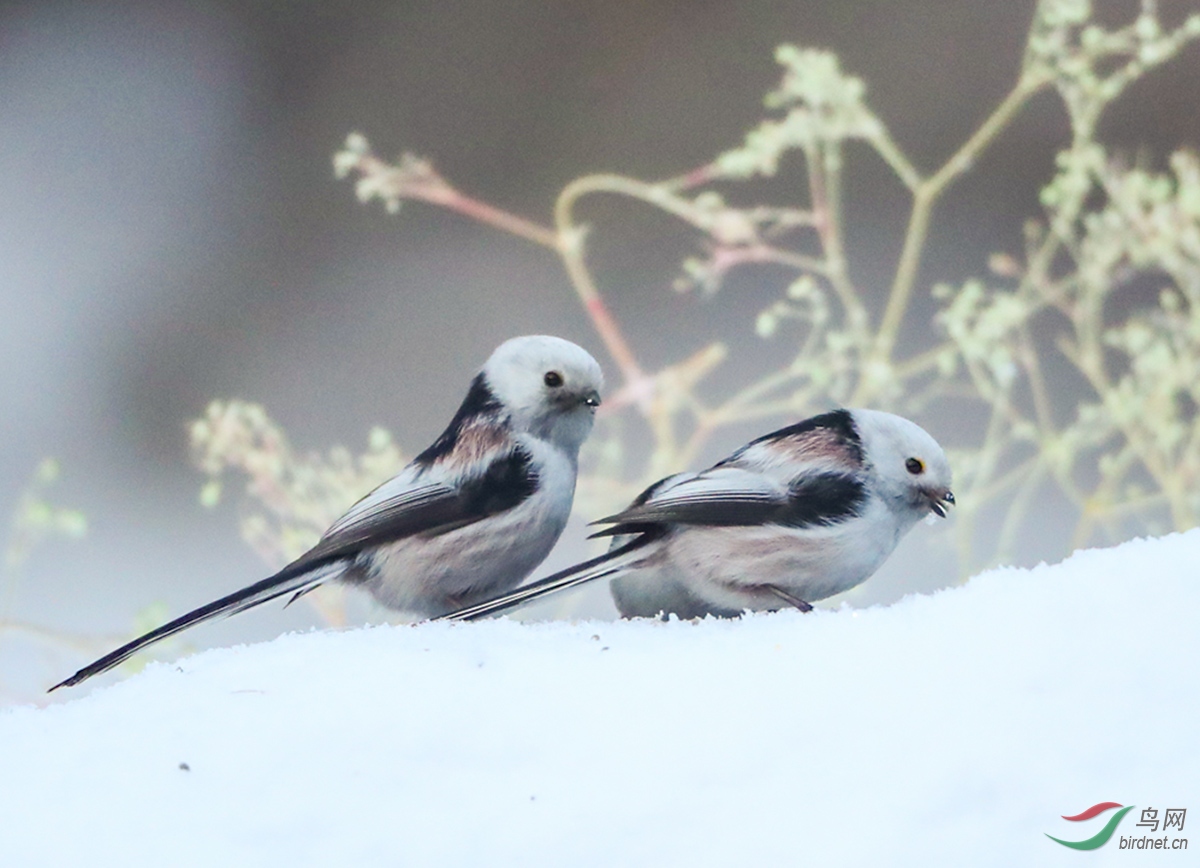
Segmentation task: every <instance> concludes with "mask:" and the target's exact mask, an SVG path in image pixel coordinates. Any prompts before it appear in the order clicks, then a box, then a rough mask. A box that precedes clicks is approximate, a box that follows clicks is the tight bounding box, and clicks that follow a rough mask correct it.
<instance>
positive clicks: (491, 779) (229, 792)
mask: <svg viewBox="0 0 1200 868" xmlns="http://www.w3.org/2000/svg"><path fill="white" fill-rule="evenodd" d="M1198 565H1200V531H1192V532H1189V533H1186V534H1180V535H1174V536H1170V537H1166V538H1163V539H1158V540H1148V541H1135V542H1131V543H1127V544H1125V545H1122V546H1120V547H1119V548H1116V549H1111V550H1106V551H1087V552H1082V553H1078V554H1076V555H1075V556H1073V557H1072V558H1070V559H1069V560H1068V561H1066V562H1064V563H1063V564H1060V565H1057V566H1052V567H1046V566H1042V567H1038V568H1035V569H1032V570H1015V569H1008V570H996V571H993V572H990V573H987V574H984V575H982V576H979V577H977V578H975V579H973V580H972V581H971V582H970V583H969V584H967V585H966V586H964V587H962V588H957V589H953V590H948V591H942V592H939V593H936V594H934V595H932V596H922V597H909V598H906V599H904V600H902V601H900V602H899V603H896V604H894V605H891V606H888V607H879V608H872V609H865V610H852V609H849V608H843V609H840V610H837V611H818V612H815V613H813V614H810V615H802V614H800V613H798V612H780V613H777V614H774V615H759V616H753V617H747V618H745V619H742V620H739V621H713V620H709V621H705V622H700V623H679V622H674V623H669V624H662V623H654V622H619V623H607V622H604V623H602V622H583V623H562V622H555V623H543V624H521V623H517V622H513V621H507V620H499V621H492V622H484V623H478V624H465V625H462V624H458V625H444V624H425V625H418V626H414V627H387V626H384V627H373V628H366V629H358V630H352V631H346V632H317V633H307V634H303V635H287V636H283V637H281V638H279V639H277V640H275V641H273V642H268V643H265V644H261V645H254V646H250V647H238V648H228V649H218V650H214V651H208V652H205V653H202V654H198V655H196V656H194V657H190V658H187V659H185V660H182V661H180V662H178V663H176V664H155V665H152V666H150V667H149V668H148V669H147V670H145V671H144V672H143V673H141V674H139V675H137V676H135V677H132V678H130V679H128V680H127V681H125V682H123V683H120V684H117V685H116V686H113V687H109V688H102V689H99V690H97V691H96V692H94V693H92V694H91V695H86V696H83V697H82V698H80V699H78V700H75V701H72V702H69V703H65V704H62V705H55V706H50V707H47V708H44V709H33V708H20V709H14V710H10V711H7V712H4V713H2V714H0V865H2V866H55V868H60V866H109V865H112V866H116V865H121V866H140V865H151V864H162V865H169V866H193V865H195V866H218V865H219V866H242V865H254V866H272V865H287V866H307V865H314V866H317V865H319V866H343V865H346V866H351V865H353V866H376V865H378V866H400V865H489V866H490V865H522V866H530V865H571V866H575V865H622V866H624V865H654V866H668V865H737V866H774V865H871V866H876V865H972V866H974V865H1002V866H1006V868H1007V866H1016V865H1022V866H1024V865H1078V866H1083V865H1087V866H1103V865H1127V864H1155V865H1172V866H1173V865H1185V864H1197V861H1196V853H1195V851H1197V850H1200V798H1198V796H1200V744H1198V734H1200V714H1198V713H1197V712H1198V708H1197V700H1198V698H1200V659H1198V658H1200V655H1198V654H1197V651H1198V650H1200V639H1198V638H1197V633H1198V630H1197V613H1198V611H1200V582H1198V581H1197V566H1198ZM183 764H186V768H184V766H183ZM1102 801H1117V802H1120V803H1122V804H1125V805H1137V806H1140V807H1157V808H1159V809H1160V811H1161V810H1162V809H1163V808H1166V807H1172V808H1179V807H1182V808H1186V809H1190V810H1189V816H1188V817H1187V826H1186V828H1185V830H1184V833H1183V835H1184V836H1185V837H1187V836H1189V835H1190V837H1191V838H1192V839H1193V840H1191V841H1190V844H1191V847H1190V849H1191V851H1192V852H1190V853H1183V852H1169V851H1154V852H1145V851H1135V852H1130V851H1129V850H1120V849H1119V848H1118V838H1117V837H1114V838H1113V839H1112V840H1111V841H1110V842H1109V843H1108V844H1107V845H1106V846H1105V847H1104V848H1102V849H1100V850H1096V851H1092V852H1088V853H1081V852H1077V851H1074V850H1069V849H1067V848H1064V847H1062V846H1060V845H1058V844H1055V843H1054V842H1052V841H1050V840H1048V839H1047V838H1046V837H1045V834H1044V833H1049V834H1052V835H1055V836H1056V837H1060V838H1064V839H1068V840H1081V839H1083V838H1086V837H1089V836H1091V835H1092V834H1094V833H1095V832H1096V831H1098V830H1099V829H1100V828H1101V827H1102V826H1103V824H1104V822H1105V821H1106V820H1107V819H1108V817H1109V816H1110V815H1109V814H1104V815H1102V816H1100V817H1098V818H1096V819H1094V820H1090V821H1086V822H1082V823H1068V822H1065V821H1063V820H1062V819H1060V815H1063V814H1075V813H1078V812H1080V811H1082V810H1084V809H1085V808H1087V807H1089V806H1091V805H1093V804H1095V803H1097V802H1102ZM1140 807H1139V809H1138V810H1135V811H1132V812H1130V815H1129V816H1128V817H1126V819H1125V820H1124V821H1123V823H1122V827H1121V828H1120V829H1119V830H1118V833H1119V834H1120V833H1124V834H1126V835H1130V834H1143V833H1144V832H1145V830H1136V829H1135V828H1134V823H1135V822H1136V820H1137V818H1138V816H1139V815H1140ZM1160 816H1161V814H1160ZM1193 824H1195V825H1196V826H1197V829H1196V831H1195V832H1193V830H1192V828H1191V827H1192V825H1193Z"/></svg>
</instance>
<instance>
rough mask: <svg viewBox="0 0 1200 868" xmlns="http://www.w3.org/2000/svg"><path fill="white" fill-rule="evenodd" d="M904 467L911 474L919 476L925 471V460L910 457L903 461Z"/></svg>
mask: <svg viewBox="0 0 1200 868" xmlns="http://www.w3.org/2000/svg"><path fill="white" fill-rule="evenodd" d="M904 469H905V470H907V471H908V472H909V473H911V474H912V475H913V476H920V475H921V474H922V473H924V472H925V462H924V461H922V460H921V459H920V458H910V459H908V460H907V461H905V462H904Z"/></svg>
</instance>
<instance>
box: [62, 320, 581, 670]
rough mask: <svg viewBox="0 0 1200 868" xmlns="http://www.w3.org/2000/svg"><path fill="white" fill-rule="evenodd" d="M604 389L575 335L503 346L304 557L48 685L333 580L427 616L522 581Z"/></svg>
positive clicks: (541, 545) (551, 524)
mask: <svg viewBox="0 0 1200 868" xmlns="http://www.w3.org/2000/svg"><path fill="white" fill-rule="evenodd" d="M601 383H602V376H601V373H600V366H599V365H598V364H596V360H595V359H593V358H592V357H591V356H590V355H589V354H588V353H587V352H586V351H585V350H583V349H581V348H580V347H578V346H576V345H575V344H573V343H571V342H569V341H565V340H563V339H561V338H556V337H548V336H544V335H535V336H531V337H521V338H513V339H512V340H510V341H506V342H505V343H503V344H501V345H500V346H499V347H498V348H497V349H496V351H495V352H494V353H492V355H491V357H490V358H489V359H488V360H487V363H486V364H485V365H484V366H483V370H482V371H480V373H479V374H478V375H477V376H476V377H475V379H474V381H472V383H471V388H470V390H469V391H468V392H467V397H466V399H465V400H464V401H463V402H462V406H460V407H459V408H458V412H457V413H456V414H455V415H454V418H453V420H451V422H450V425H449V427H447V428H446V430H445V431H444V432H443V433H442V435H441V436H440V437H438V438H437V440H435V441H434V443H433V445H432V446H430V447H429V448H428V449H426V450H425V451H424V452H422V453H421V454H420V455H418V456H417V457H416V458H414V459H413V461H412V462H411V463H410V464H409V465H408V466H407V467H405V468H404V470H402V471H401V472H400V473H399V474H398V475H397V476H395V477H394V478H392V479H391V480H389V481H387V482H385V483H383V484H382V485H380V486H379V487H378V488H376V489H375V490H374V491H372V492H371V493H370V494H368V495H367V496H366V497H364V498H363V499H362V500H360V501H359V502H358V503H356V504H355V505H354V506H353V507H351V508H350V510H349V511H348V512H347V513H346V514H345V515H343V516H342V517H341V518H340V519H338V520H337V521H336V522H334V524H333V526H332V527H330V528H329V530H327V531H326V532H325V535H324V536H322V537H321V540H320V542H318V543H317V544H316V545H315V546H314V547H313V548H312V549H310V550H309V551H308V552H307V553H306V554H304V555H301V556H300V557H299V558H298V559H297V560H295V561H293V562H292V563H290V564H288V565H287V566H286V567H284V568H283V569H282V570H280V571H279V572H277V573H276V574H275V575H273V576H271V577H270V578H266V579H263V580H262V581H260V582H257V583H255V584H253V585H250V586H249V587H248V588H244V589H242V590H240V591H237V592H235V593H233V594H230V595H229V596H227V597H222V598H221V599H219V600H216V601H214V602H212V603H209V604H208V605H206V606H201V607H200V608H199V609H196V610H195V611H193V612H189V613H188V614H186V615H183V616H182V617H180V618H177V619H175V620H174V621H171V622H170V623H168V624H164V625H163V626H162V627H159V628H158V629H157V630H153V631H151V632H149V633H147V634H146V635H144V636H142V637H140V638H138V639H134V640H133V641H132V642H130V643H128V644H127V645H123V646H122V647H120V648H118V649H117V650H115V651H113V652H112V653H111V654H108V655H106V656H104V657H101V658H100V659H99V660H97V661H96V662H95V663H92V664H91V665H89V666H86V667H84V668H83V669H81V670H79V671H78V672H76V673H75V674H74V675H72V676H71V677H70V678H68V679H67V680H65V681H63V682H62V683H61V684H57V685H55V687H53V688H51V689H52V690H54V689H57V688H58V687H63V686H66V685H73V684H78V683H79V682H81V681H83V680H84V679H87V678H90V677H91V676H93V675H96V674H98V673H100V672H104V671H105V670H107V669H111V668H112V667H113V666H116V665H117V664H119V663H120V662H121V661H123V660H125V659H126V658H128V657H129V656H130V655H132V654H134V653H135V652H137V651H139V650H141V649H142V648H144V647H146V646H147V645H149V644H151V643H153V642H157V641H159V640H160V639H165V638H166V637H168V636H172V635H174V634H176V633H178V632H180V631H181V630H185V629H187V628H188V627H191V626H192V625H193V624H199V623H200V622H202V621H207V620H208V619H210V618H215V617H217V616H219V615H229V614H233V613H235V612H240V611H243V610H245V609H249V608H251V607H252V606H257V605H259V604H260V603H265V602H267V601H268V600H273V599H275V598H276V597H281V596H284V595H287V594H291V595H292V597H293V599H294V598H295V597H297V596H300V595H301V594H305V593H307V592H308V591H311V590H312V589H313V588H315V587H317V586H318V585H321V584H323V583H325V582H329V581H340V582H345V583H347V584H349V585H354V586H357V587H361V588H364V589H366V590H368V591H370V592H371V594H372V595H373V596H374V597H375V599H377V600H378V601H379V602H380V603H382V604H383V605H385V606H388V607H390V608H393V609H401V610H404V611H408V612H414V613H417V614H419V615H424V616H427V617H428V616H433V615H441V614H444V613H446V612H450V611H453V610H455V609H458V608H461V607H462V606H465V605H470V604H472V603H475V602H478V601H480V600H484V599H488V598H490V597H492V596H494V595H496V594H499V593H502V592H504V591H507V590H509V589H511V588H513V587H515V586H516V585H517V584H519V583H520V582H521V580H522V579H524V578H525V577H526V576H527V575H529V573H530V572H531V571H532V570H533V569H534V568H536V567H537V565H538V564H540V563H541V562H542V560H543V559H544V558H545V557H546V555H547V554H549V553H550V549H551V547H553V545H554V543H555V542H556V541H557V540H558V537H559V534H561V533H562V530H563V527H564V526H565V525H566V523H567V518H568V516H569V515H570V512H571V502H572V500H573V498H574V496H575V476H576V471H577V469H578V456H579V447H580V446H581V445H582V443H583V441H584V440H585V439H586V438H587V436H588V434H589V433H590V432H591V430H592V421H593V417H594V416H595V411H596V407H597V406H599V404H600V387H601Z"/></svg>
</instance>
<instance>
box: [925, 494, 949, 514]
mask: <svg viewBox="0 0 1200 868" xmlns="http://www.w3.org/2000/svg"><path fill="white" fill-rule="evenodd" d="M948 506H954V492H953V491H947V492H945V493H944V494H943V495H942V496H941V497H930V498H929V508H930V509H932V510H933V511H934V512H935V513H936V514H937V516H938V518H945V517H946V507H948Z"/></svg>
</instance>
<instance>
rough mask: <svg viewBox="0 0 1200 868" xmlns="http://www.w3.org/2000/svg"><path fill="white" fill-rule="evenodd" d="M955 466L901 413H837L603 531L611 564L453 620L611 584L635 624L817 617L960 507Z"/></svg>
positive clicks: (696, 476) (680, 481)
mask: <svg viewBox="0 0 1200 868" xmlns="http://www.w3.org/2000/svg"><path fill="white" fill-rule="evenodd" d="M950 484H951V471H950V465H949V462H948V461H947V459H946V455H945V453H944V452H943V450H942V448H941V446H939V445H938V443H937V441H936V440H934V438H933V437H932V436H931V435H930V434H929V433H928V432H926V431H925V430H924V429H923V428H921V427H920V426H919V425H917V424H916V423H915V422H912V421H910V420H908V419H905V418H903V417H901V416H897V415H895V414H892V413H886V412H883V411H879V410H868V409H844V408H843V409H836V410H832V411H829V412H826V413H822V414H820V415H817V416H813V417H811V418H809V419H805V420H803V421H801V422H797V423H795V424H793V425H789V426H788V427H785V428H781V429H779V430H778V431H774V432H772V433H770V434H766V435H764V436H762V437H759V438H758V439H756V440H753V441H751V442H750V443H748V444H746V445H745V446H743V447H742V448H740V449H738V450H737V451H736V452H734V453H733V454H732V455H730V456H729V457H728V458H725V459H723V460H722V461H719V462H717V463H716V464H714V465H713V466H712V467H710V468H708V469H707V470H703V471H701V472H698V473H677V474H675V475H673V476H668V477H666V478H665V479H661V480H659V481H658V482H656V483H654V484H653V485H651V486H650V487H649V488H647V489H646V490H645V491H643V492H642V493H641V494H640V495H638V497H637V498H636V499H635V500H634V501H633V503H631V504H630V505H629V506H628V507H627V508H626V509H624V510H622V511H621V512H619V513H616V514H615V515H611V516H608V517H607V518H603V519H600V520H598V521H596V522H593V524H599V525H607V527H605V528H603V529H602V530H599V531H598V532H597V533H595V534H593V536H599V537H604V536H609V537H612V538H613V541H612V544H611V547H610V548H609V551H608V552H606V553H605V554H602V555H599V556H598V557H594V558H591V559H590V560H586V561H584V562H582V563H579V564H576V565H575V566H573V567H569V568H567V569H565V570H562V571H560V572H557V573H555V574H553V575H551V576H547V577H546V578H544V579H540V580H538V581H535V582H532V583H530V584H528V585H525V586H523V587H520V588H517V589H516V590H514V591H510V592H507V593H502V594H500V595H497V596H496V597H494V598H492V599H490V600H485V601H483V602H480V603H476V604H473V605H469V606H464V607H463V608H461V609H459V610H457V611H455V612H451V613H447V614H445V615H442V616H440V617H438V618H436V619H435V620H464V621H470V620H475V619H477V618H482V617H485V616H488V615H492V614H496V613H499V612H502V611H505V610H507V609H510V608H513V607H516V606H520V605H524V604H525V603H529V602H531V601H533V600H536V599H539V598H541V597H544V596H546V595H548V594H552V593H555V592H558V591H562V590H565V589H567V588H572V587H576V586H578V585H582V584H584V583H586V582H591V581H594V580H596V579H600V578H605V577H609V576H612V577H613V578H612V581H611V583H610V588H611V591H612V595H613V599H614V601H615V602H616V604H617V609H618V610H619V611H620V613H621V615H622V616H623V617H626V618H636V617H644V618H652V617H670V616H672V615H674V616H676V617H678V618H680V619H691V618H700V617H705V616H709V615H712V616H715V617H726V618H729V617H738V616H741V615H742V614H744V613H745V612H747V611H751V612H757V611H773V610H776V609H781V608H787V607H794V608H797V609H800V610H801V611H805V612H807V611H810V610H811V609H812V603H813V602H815V601H817V600H822V599H825V598H826V597H831V596H833V595H834V594H839V593H841V592H843V591H846V590H849V589H850V588H853V587H855V586H856V585H858V584H860V583H862V582H864V581H866V580H867V579H868V578H870V577H871V575H872V574H873V573H874V572H875V571H876V570H877V569H878V568H879V567H880V565H881V564H883V562H884V561H885V560H887V558H888V556H889V555H890V554H891V553H892V551H893V550H894V549H895V548H896V545H897V543H899V542H900V540H901V538H903V536H904V535H905V534H906V533H908V531H909V530H911V529H912V527H913V526H914V525H915V524H916V523H917V522H918V521H920V520H921V519H922V518H926V517H929V516H931V515H936V516H938V517H940V518H945V517H946V515H947V511H948V508H949V507H950V506H952V505H953V504H954V502H955V500H954V494H953V492H952V491H951V490H950Z"/></svg>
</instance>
